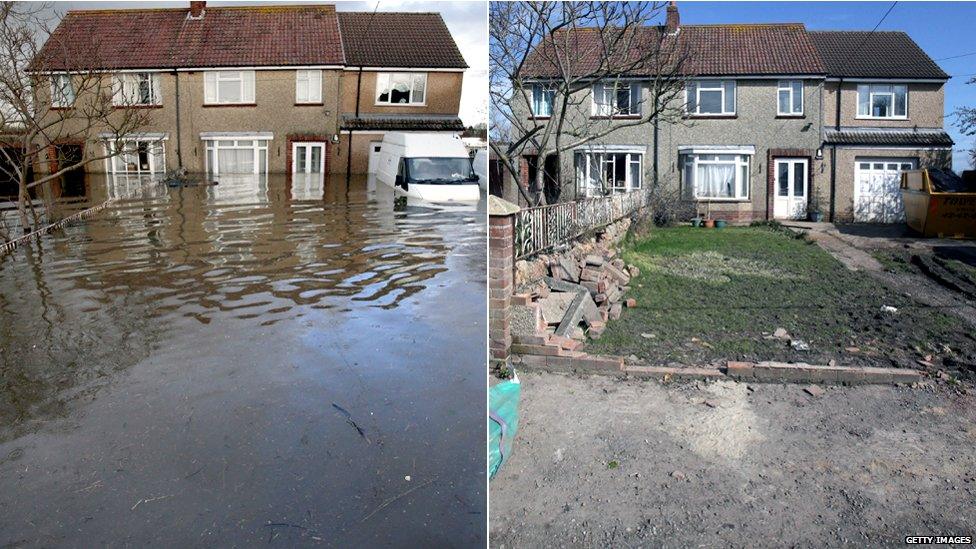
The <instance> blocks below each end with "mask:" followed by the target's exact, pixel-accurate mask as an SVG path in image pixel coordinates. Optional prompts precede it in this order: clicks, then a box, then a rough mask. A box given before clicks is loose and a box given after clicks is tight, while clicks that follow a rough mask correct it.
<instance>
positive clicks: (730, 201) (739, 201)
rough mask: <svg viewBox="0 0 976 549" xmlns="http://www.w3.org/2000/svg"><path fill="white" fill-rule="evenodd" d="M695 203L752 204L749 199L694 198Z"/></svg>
mask: <svg viewBox="0 0 976 549" xmlns="http://www.w3.org/2000/svg"><path fill="white" fill-rule="evenodd" d="M694 201H695V202H721V203H723V204H747V203H750V202H752V200H751V199H749V198H697V197H696V198H695V199H694Z"/></svg>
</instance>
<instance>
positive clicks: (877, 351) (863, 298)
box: [588, 227, 976, 377]
mask: <svg viewBox="0 0 976 549" xmlns="http://www.w3.org/2000/svg"><path fill="white" fill-rule="evenodd" d="M834 240H836V241H837V242H838V243H840V244H844V243H843V242H842V241H840V240H839V239H834ZM844 247H845V248H847V249H851V248H852V247H851V246H849V245H847V244H844ZM857 251H858V253H859V254H863V255H866V256H868V257H869V258H870V259H871V261H872V262H874V263H877V264H878V265H879V267H878V269H877V270H874V269H860V270H851V269H850V268H848V267H847V266H845V264H843V263H841V262H839V261H838V260H837V259H835V258H834V257H833V256H832V255H831V254H830V253H828V252H827V251H825V250H824V249H822V248H821V247H820V246H817V245H815V244H814V243H812V242H810V241H808V240H805V239H800V238H797V237H796V236H795V234H792V233H789V232H787V231H782V230H775V229H770V228H764V227H742V228H728V229H725V230H723V231H715V230H711V231H709V230H707V229H693V228H675V229H660V230H657V231H654V232H653V233H652V234H651V235H650V236H648V237H646V238H644V239H641V240H636V241H634V242H631V243H630V247H629V248H627V249H626V250H625V251H624V253H623V256H624V259H626V260H628V261H633V262H634V263H636V264H637V265H638V266H640V267H642V269H641V274H640V276H638V277H635V278H634V280H632V281H631V284H630V290H629V292H628V294H627V296H628V297H634V298H636V302H637V303H638V304H639V306H638V307H637V308H636V309H627V310H625V311H624V313H623V316H622V317H621V318H620V320H618V321H614V322H610V323H609V324H608V327H607V330H606V331H605V332H604V334H603V337H602V338H601V339H600V340H599V341H597V342H594V343H592V344H591V345H590V346H589V347H588V349H589V352H591V353H595V354H608V355H617V356H624V357H630V356H631V355H633V357H635V360H633V362H635V363H643V364H647V365H655V366H660V365H664V366H708V365H713V366H714V365H724V363H725V362H726V361H728V360H741V361H748V362H762V361H780V362H807V363H811V364H828V363H830V362H831V361H834V362H835V363H836V364H838V365H841V366H877V367H898V368H919V367H925V368H926V369H929V370H930V371H932V372H933V373H934V372H935V371H938V370H940V369H946V368H949V369H950V370H952V371H953V372H954V373H952V375H954V376H957V377H961V376H962V372H964V371H965V370H966V369H965V368H964V367H956V366H951V364H960V363H962V364H976V338H974V336H973V333H974V331H973V329H972V327H973V325H974V324H971V323H967V322H960V319H961V318H962V317H964V316H966V314H968V313H966V311H965V310H963V309H960V308H958V307H957V305H960V303H959V302H958V300H956V301H951V300H949V301H947V300H944V299H939V297H940V296H941V295H942V294H944V293H945V292H944V291H942V290H939V289H936V292H935V293H934V294H931V293H929V292H928V290H929V289H930V286H931V285H933V284H929V285H924V284H919V283H918V281H917V280H916V279H915V278H911V277H906V276H905V275H904V274H902V273H891V272H888V271H886V270H884V269H883V268H882V267H881V266H880V265H881V263H880V262H879V261H878V260H877V259H876V258H875V257H871V256H870V254H868V253H867V252H866V251H862V250H857ZM652 265H653V266H654V267H651V266H652ZM923 291H925V292H926V293H924V294H923ZM963 305H964V304H963ZM973 318H974V322H976V314H974V315H973ZM780 330H782V331H784V332H785V333H788V334H789V336H790V337H788V338H783V337H775V336H774V334H775V333H777V332H778V331H780ZM642 334H652V335H653V337H646V336H644V335H642ZM947 347H948V349H947ZM919 361H924V362H926V363H927V364H922V365H920V363H919ZM950 363H951V364H950Z"/></svg>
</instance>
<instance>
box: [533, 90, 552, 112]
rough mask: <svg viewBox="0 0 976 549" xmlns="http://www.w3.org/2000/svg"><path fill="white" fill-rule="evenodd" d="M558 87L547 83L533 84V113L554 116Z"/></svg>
mask: <svg viewBox="0 0 976 549" xmlns="http://www.w3.org/2000/svg"><path fill="white" fill-rule="evenodd" d="M555 98H556V89H555V88H554V87H552V86H551V85H547V84H532V115H533V116H552V104H553V101H554V100H555Z"/></svg>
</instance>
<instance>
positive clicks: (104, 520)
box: [0, 176, 486, 546]
mask: <svg viewBox="0 0 976 549" xmlns="http://www.w3.org/2000/svg"><path fill="white" fill-rule="evenodd" d="M81 188H82V189H83V191H82V192H81V193H80V194H81V196H79V197H75V198H74V199H73V200H72V201H71V204H68V205H65V206H64V208H65V210H67V211H69V212H70V211H71V210H72V209H78V208H84V207H86V206H88V205H91V204H96V203H99V202H101V201H103V200H105V199H106V198H108V197H118V200H117V201H115V202H114V203H113V204H112V205H110V206H109V207H108V208H107V209H106V210H103V211H101V212H99V213H98V214H97V215H96V216H95V217H94V218H92V219H89V220H86V221H84V222H82V223H79V224H76V225H73V226H70V227H68V228H66V229H64V230H63V231H59V232H57V233H55V234H52V235H49V236H47V237H45V238H44V239H43V240H42V241H41V242H39V243H35V244H33V245H31V246H27V247H22V248H19V249H18V250H17V251H16V252H14V253H13V254H12V255H10V256H7V257H3V258H0V545H3V546H7V545H14V546H19V545H44V546H50V545H71V546H79V545H80V546H86V545H87V546H91V545H108V544H111V545H122V544H132V545H144V544H147V543H153V544H159V545H178V546H187V545H213V544H220V545H251V544H257V543H261V544H268V543H271V544H279V545H294V544H317V543H321V544H327V545H362V544H370V545H374V544H393V545H428V546H429V545H438V546H439V545H468V544H473V545H483V544H484V532H485V518H486V517H485V493H484V486H485V474H484V471H485V451H484V441H485V431H484V429H485V418H484V402H485V381H484V371H485V370H484V364H485V356H486V347H485V346H486V343H485V333H486V330H485V321H486V314H485V310H486V309H485V307H486V302H485V299H486V298H485V295H486V292H485V287H486V279H485V273H486V264H485V263H486V230H485V212H484V200H482V201H481V203H479V205H477V206H470V207H465V206H456V207H438V206H433V205H429V204H422V203H413V202H406V201H403V200H402V199H400V200H398V199H395V198H394V196H393V194H392V192H391V191H390V190H389V189H388V188H387V187H384V186H382V185H379V186H377V185H374V184H373V183H371V182H370V181H367V180H366V179H364V178H361V177H360V178H354V179H352V180H351V181H347V180H346V179H345V178H343V177H341V176H340V177H331V178H328V179H325V180H323V179H321V178H315V177H314V176H313V177H312V178H310V179H296V180H294V181H292V180H289V179H288V178H286V177H284V176H270V177H267V178H266V177H258V176H238V177H225V178H223V179H221V181H220V184H219V185H217V186H209V187H183V188H167V187H165V186H163V185H161V184H154V183H149V184H147V183H146V182H144V181H136V180H128V181H127V180H117V179H112V178H105V177H93V176H89V177H87V178H86V180H85V181H84V184H83V186H82V187H81Z"/></svg>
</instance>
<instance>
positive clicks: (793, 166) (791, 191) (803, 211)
mask: <svg viewBox="0 0 976 549" xmlns="http://www.w3.org/2000/svg"><path fill="white" fill-rule="evenodd" d="M808 168H809V164H808V161H807V159H805V158H802V159H801V158H780V159H776V160H775V162H774V169H775V170H776V171H775V174H774V177H775V181H774V182H773V188H774V189H775V191H776V199H775V201H774V202H773V217H775V218H776V219H803V218H805V217H806V216H807V190H808V188H809V185H808V180H809V178H808V174H809V171H810V170H809V169H808Z"/></svg>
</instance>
